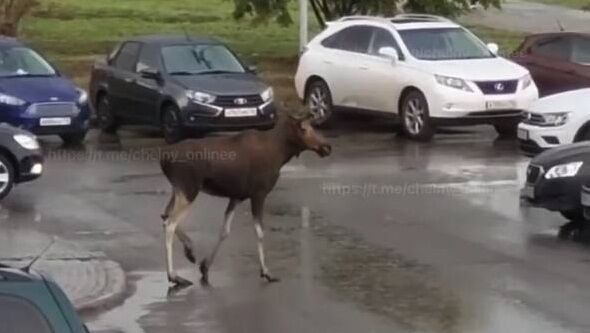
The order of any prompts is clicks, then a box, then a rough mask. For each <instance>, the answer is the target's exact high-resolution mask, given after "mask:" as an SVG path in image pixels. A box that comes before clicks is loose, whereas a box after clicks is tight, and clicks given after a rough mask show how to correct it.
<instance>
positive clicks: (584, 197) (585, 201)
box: [580, 185, 590, 219]
mask: <svg viewBox="0 0 590 333" xmlns="http://www.w3.org/2000/svg"><path fill="white" fill-rule="evenodd" d="M580 203H581V204H582V208H583V209H584V217H585V218H586V219H590V187H589V186H586V185H585V186H583V187H582V193H581V194H580Z"/></svg>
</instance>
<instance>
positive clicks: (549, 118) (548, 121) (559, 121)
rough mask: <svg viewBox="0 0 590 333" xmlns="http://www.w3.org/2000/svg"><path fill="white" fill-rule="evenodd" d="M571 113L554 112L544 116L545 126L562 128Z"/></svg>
mask: <svg viewBox="0 0 590 333" xmlns="http://www.w3.org/2000/svg"><path fill="white" fill-rule="evenodd" d="M568 114H569V112H553V113H545V114H543V125H544V126H561V125H563V124H565V123H566V122H567V120H568Z"/></svg>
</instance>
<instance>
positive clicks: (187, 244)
mask: <svg viewBox="0 0 590 333" xmlns="http://www.w3.org/2000/svg"><path fill="white" fill-rule="evenodd" d="M176 237H178V239H179V240H180V242H181V243H182V246H183V247H184V256H185V257H186V259H187V260H188V261H190V262H191V263H193V264H195V263H196V262H197V259H196V258H195V252H194V249H193V241H192V240H191V239H190V237H189V236H188V235H187V234H186V232H184V230H183V229H182V227H181V226H177V227H176Z"/></svg>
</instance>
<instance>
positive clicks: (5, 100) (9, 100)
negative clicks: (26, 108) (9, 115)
mask: <svg viewBox="0 0 590 333" xmlns="http://www.w3.org/2000/svg"><path fill="white" fill-rule="evenodd" d="M25 103H26V102H25V101H23V100H22V99H20V98H18V97H14V96H11V95H6V94H3V93H0V104H7V105H15V106H21V105H24V104H25Z"/></svg>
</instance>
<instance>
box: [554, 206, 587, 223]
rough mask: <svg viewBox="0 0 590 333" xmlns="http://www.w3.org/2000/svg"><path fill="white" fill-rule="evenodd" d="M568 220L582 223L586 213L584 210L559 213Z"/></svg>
mask: <svg viewBox="0 0 590 333" xmlns="http://www.w3.org/2000/svg"><path fill="white" fill-rule="evenodd" d="M559 213H560V214H561V216H563V217H564V218H565V219H566V220H569V221H582V220H584V211H583V210H582V209H572V210H564V211H560V212H559Z"/></svg>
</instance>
